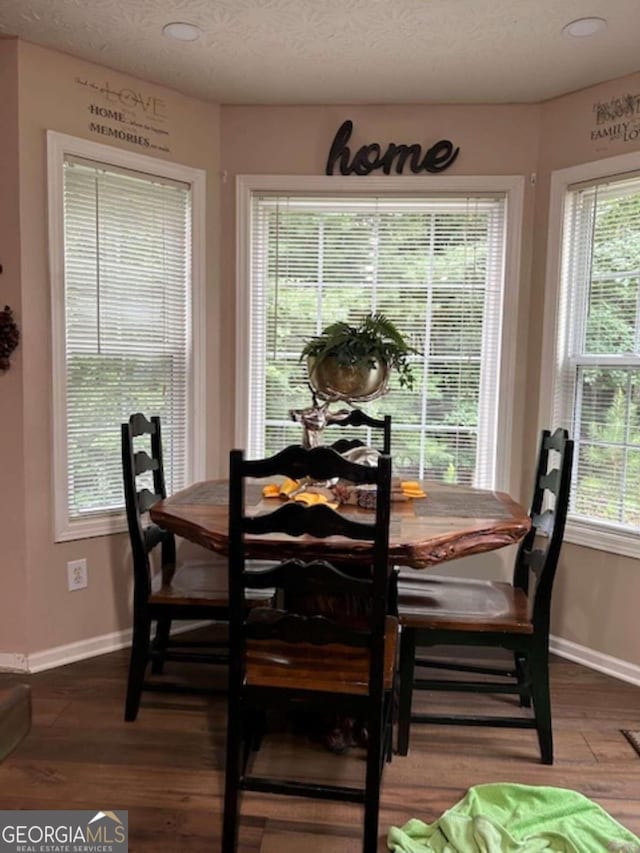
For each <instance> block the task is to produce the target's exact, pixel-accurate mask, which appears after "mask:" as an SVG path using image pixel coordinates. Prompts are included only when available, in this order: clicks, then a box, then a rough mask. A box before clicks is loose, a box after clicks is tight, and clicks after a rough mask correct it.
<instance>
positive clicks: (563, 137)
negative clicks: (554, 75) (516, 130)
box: [526, 74, 640, 666]
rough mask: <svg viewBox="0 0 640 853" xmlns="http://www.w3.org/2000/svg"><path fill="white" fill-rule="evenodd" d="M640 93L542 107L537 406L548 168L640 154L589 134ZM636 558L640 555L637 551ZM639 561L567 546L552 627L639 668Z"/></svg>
mask: <svg viewBox="0 0 640 853" xmlns="http://www.w3.org/2000/svg"><path fill="white" fill-rule="evenodd" d="M638 92H640V74H634V75H632V76H629V77H624V78H620V79H618V80H612V81H609V82H607V83H603V84H601V85H599V86H593V87H591V88H589V89H584V90H582V91H580V92H575V93H574V94H571V95H567V96H565V97H562V98H556V99H555V100H553V101H549V102H548V103H545V104H543V105H542V110H541V124H540V156H539V163H538V181H537V192H536V196H537V197H536V212H535V230H534V245H533V252H534V258H535V262H534V265H533V275H532V282H533V284H532V289H531V317H532V323H531V327H530V333H529V354H528V358H527V366H528V376H527V385H528V387H529V388H530V389H531V400H532V403H535V404H537V392H538V387H539V372H540V360H541V351H542V312H543V303H544V289H545V263H546V248H547V227H548V222H547V217H548V208H549V182H550V176H551V172H552V171H554V170H555V169H564V168H566V167H567V166H574V165H577V164H580V163H587V162H591V161H594V160H601V159H603V158H606V157H613V156H615V155H618V154H625V153H630V152H632V151H640V139H635V140H631V141H625V140H624V139H623V137H622V136H621V137H620V138H619V139H613V140H608V139H602V138H600V139H592V131H594V130H597V129H598V128H605V127H608V126H610V125H611V124H613V123H612V122H607V123H604V124H602V125H597V124H596V114H595V112H594V105H595V104H596V103H608V102H609V101H610V99H611V98H618V97H621V96H624V95H626V94H634V93H638ZM535 430H536V424H535V422H534V421H533V420H531V421H529V422H528V424H527V434H526V441H527V443H531V442H532V441H534V440H535ZM638 557H639V558H640V553H639V554H638ZM639 601H640V559H631V558H629V557H620V556H616V555H613V554H609V553H607V552H606V551H597V550H595V549H593V548H582V547H579V546H576V545H568V544H567V545H565V546H564V548H563V553H562V556H561V561H560V568H559V573H558V579H557V584H556V589H555V591H554V606H553V622H552V631H553V633H554V634H556V635H557V636H559V637H562V638H563V639H565V640H569V641H571V642H574V643H578V644H580V645H583V646H586V647H587V648H590V649H595V650H597V651H599V652H603V653H604V654H608V655H612V656H613V657H616V658H620V659H622V660H625V661H628V662H630V663H632V664H635V665H637V666H640V630H638V602H639Z"/></svg>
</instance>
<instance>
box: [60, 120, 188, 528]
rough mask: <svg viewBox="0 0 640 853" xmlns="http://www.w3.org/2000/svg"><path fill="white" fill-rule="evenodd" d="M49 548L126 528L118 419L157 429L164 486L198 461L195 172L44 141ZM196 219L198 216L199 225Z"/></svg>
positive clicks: (84, 145)
mask: <svg viewBox="0 0 640 853" xmlns="http://www.w3.org/2000/svg"><path fill="white" fill-rule="evenodd" d="M49 186H50V251H51V270H52V311H53V321H54V322H53V374H54V375H53V382H54V506H55V538H56V541H60V540H64V539H76V538H82V537H84V536H96V535H100V534H104V533H110V532H115V531H118V530H123V529H125V528H126V525H125V521H124V515H123V505H124V497H123V493H122V471H121V458H120V427H119V425H120V423H121V422H122V421H124V420H126V419H127V418H128V416H129V415H130V414H131V413H132V412H135V411H142V412H144V413H145V414H147V415H152V414H158V415H160V417H161V418H162V423H163V444H164V447H165V474H166V477H167V488H168V490H169V491H175V490H177V489H179V488H182V487H183V486H184V485H186V484H187V483H188V482H190V481H191V480H192V479H193V478H194V476H195V474H196V471H198V470H200V467H201V464H202V447H201V444H202V438H201V436H202V430H201V428H200V423H199V421H200V417H201V415H200V413H201V411H202V405H201V399H200V398H201V394H202V389H201V384H202V371H201V369H200V368H197V369H195V365H196V364H197V363H198V362H199V361H202V355H201V354H200V353H198V352H197V350H199V349H200V347H201V345H202V337H201V334H200V329H199V323H197V324H194V322H193V318H194V316H197V315H196V314H195V311H196V306H198V308H200V305H201V299H202V295H201V290H202V288H201V283H200V282H201V275H202V263H201V259H200V257H199V254H200V241H201V236H200V232H201V229H202V221H201V217H202V211H203V204H202V202H203V197H202V173H200V172H198V171H197V170H192V169H186V168H183V167H177V166H174V165H172V164H165V163H162V162H157V161H155V160H154V159H152V158H149V157H143V156H141V155H136V154H131V153H129V152H123V151H118V150H116V149H112V148H111V147H109V146H103V145H97V144H95V143H90V142H85V141H83V140H74V139H72V138H70V137H64V136H62V135H60V134H53V133H49ZM196 220H198V221H197V222H196Z"/></svg>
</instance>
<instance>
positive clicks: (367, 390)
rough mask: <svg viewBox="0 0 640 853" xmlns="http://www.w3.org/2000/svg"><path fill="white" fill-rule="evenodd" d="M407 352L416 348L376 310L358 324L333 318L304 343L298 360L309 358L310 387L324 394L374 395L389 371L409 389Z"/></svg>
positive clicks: (410, 376) (411, 382) (411, 380)
mask: <svg viewBox="0 0 640 853" xmlns="http://www.w3.org/2000/svg"><path fill="white" fill-rule="evenodd" d="M411 353H418V350H416V349H414V348H413V347H411V346H409V344H408V343H407V341H406V340H405V338H404V336H403V335H402V333H401V332H400V331H399V330H398V328H397V327H396V326H395V325H394V323H392V322H391V320H389V319H388V317H385V315H384V314H381V313H379V312H376V313H370V314H366V315H365V316H364V317H363V318H362V319H361V320H360V321H359V322H358V324H357V325H351V324H350V323H345V322H343V321H339V322H337V323H331V325H329V326H327V327H326V328H325V329H323V330H322V332H321V334H320V335H317V336H316V337H315V338H311V340H309V341H308V342H307V343H306V344H305V346H304V348H303V350H302V354H301V356H300V359H301V360H302V359H304V358H306V359H307V366H308V371H309V381H310V383H311V386H312V388H313V389H314V390H315V391H318V392H320V393H321V394H322V395H323V396H325V397H331V396H335V397H337V398H342V399H373V396H379V395H380V394H381V393H384V390H385V389H386V384H387V381H388V378H389V372H390V371H392V370H395V371H396V373H397V374H398V381H399V383H400V386H401V387H404V388H408V389H409V390H411V389H412V388H413V385H414V376H413V373H412V371H411V363H410V361H409V355H410V354H411Z"/></svg>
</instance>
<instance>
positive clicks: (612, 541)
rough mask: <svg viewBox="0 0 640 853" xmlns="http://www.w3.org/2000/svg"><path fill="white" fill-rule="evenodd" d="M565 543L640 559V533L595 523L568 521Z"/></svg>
mask: <svg viewBox="0 0 640 853" xmlns="http://www.w3.org/2000/svg"><path fill="white" fill-rule="evenodd" d="M564 541H565V542H570V543H571V544H572V545H582V546H584V547H585V548H594V549H596V550H598V551H607V552H609V553H610V554H620V555H621V556H623V557H635V559H636V560H637V559H640V531H638V533H631V532H627V531H622V530H615V529H612V528H611V527H607V526H605V525H603V524H600V525H599V524H597V523H595V522H587V521H584V520H579V519H568V520H567V526H566V529H565V533H564Z"/></svg>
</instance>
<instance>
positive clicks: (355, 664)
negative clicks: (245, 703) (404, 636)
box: [245, 617, 398, 696]
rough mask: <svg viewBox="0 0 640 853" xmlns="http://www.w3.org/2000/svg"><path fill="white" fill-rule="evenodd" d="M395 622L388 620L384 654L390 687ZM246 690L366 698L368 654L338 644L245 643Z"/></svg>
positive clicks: (273, 641) (385, 680) (385, 673)
mask: <svg viewBox="0 0 640 853" xmlns="http://www.w3.org/2000/svg"><path fill="white" fill-rule="evenodd" d="M397 643H398V620H397V619H395V618H393V617H387V627H386V632H385V654H384V686H385V689H386V690H390V689H391V686H392V683H393V673H394V665H395V659H396V649H397ZM245 673H246V677H245V685H246V686H247V687H278V688H282V689H285V690H286V689H288V688H289V689H292V690H313V691H326V692H330V693H346V694H349V695H355V696H358V695H362V696H364V695H366V693H367V689H368V684H369V652H368V650H367V649H357V648H354V647H353V646H343V645H340V644H338V643H335V644H329V645H314V644H312V643H286V642H284V641H276V640H269V641H266V642H265V641H260V640H248V641H247V665H246V670H245Z"/></svg>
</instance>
